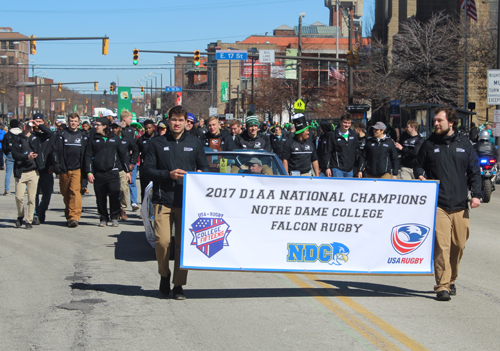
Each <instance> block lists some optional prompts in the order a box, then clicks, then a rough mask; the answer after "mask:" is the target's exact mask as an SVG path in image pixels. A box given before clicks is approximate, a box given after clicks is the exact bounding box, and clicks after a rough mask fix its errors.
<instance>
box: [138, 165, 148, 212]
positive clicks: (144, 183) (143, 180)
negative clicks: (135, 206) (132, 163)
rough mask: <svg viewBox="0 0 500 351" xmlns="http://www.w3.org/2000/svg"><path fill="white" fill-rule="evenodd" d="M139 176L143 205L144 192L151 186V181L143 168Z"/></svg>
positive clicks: (140, 169)
mask: <svg viewBox="0 0 500 351" xmlns="http://www.w3.org/2000/svg"><path fill="white" fill-rule="evenodd" d="M139 175H140V178H139V180H140V182H141V204H142V200H144V192H145V191H146V187H147V186H148V184H149V179H148V178H147V177H146V174H145V172H143V171H142V168H140V167H139Z"/></svg>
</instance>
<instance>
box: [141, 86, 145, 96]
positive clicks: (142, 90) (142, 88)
mask: <svg viewBox="0 0 500 351" xmlns="http://www.w3.org/2000/svg"><path fill="white" fill-rule="evenodd" d="M141 94H142V95H144V87H143V86H141Z"/></svg>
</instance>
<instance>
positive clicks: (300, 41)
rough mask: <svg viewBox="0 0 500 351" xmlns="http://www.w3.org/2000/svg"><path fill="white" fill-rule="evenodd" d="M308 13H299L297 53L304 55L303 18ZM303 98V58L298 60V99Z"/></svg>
mask: <svg viewBox="0 0 500 351" xmlns="http://www.w3.org/2000/svg"><path fill="white" fill-rule="evenodd" d="M305 16H306V14H305V13H304V12H301V13H300V15H299V48H298V50H297V55H298V56H299V57H300V56H302V18H303V17H305ZM300 98H302V60H298V61H297V100H298V99H300Z"/></svg>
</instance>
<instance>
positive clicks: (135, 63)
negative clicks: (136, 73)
mask: <svg viewBox="0 0 500 351" xmlns="http://www.w3.org/2000/svg"><path fill="white" fill-rule="evenodd" d="M133 53H134V60H133V61H132V63H133V64H134V65H138V64H139V50H137V49H134V50H133Z"/></svg>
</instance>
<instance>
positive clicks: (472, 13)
mask: <svg viewBox="0 0 500 351" xmlns="http://www.w3.org/2000/svg"><path fill="white" fill-rule="evenodd" d="M465 5H467V17H470V18H472V19H473V20H474V21H476V22H477V9H476V1H475V0H461V3H460V8H461V9H462V10H465Z"/></svg>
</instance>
